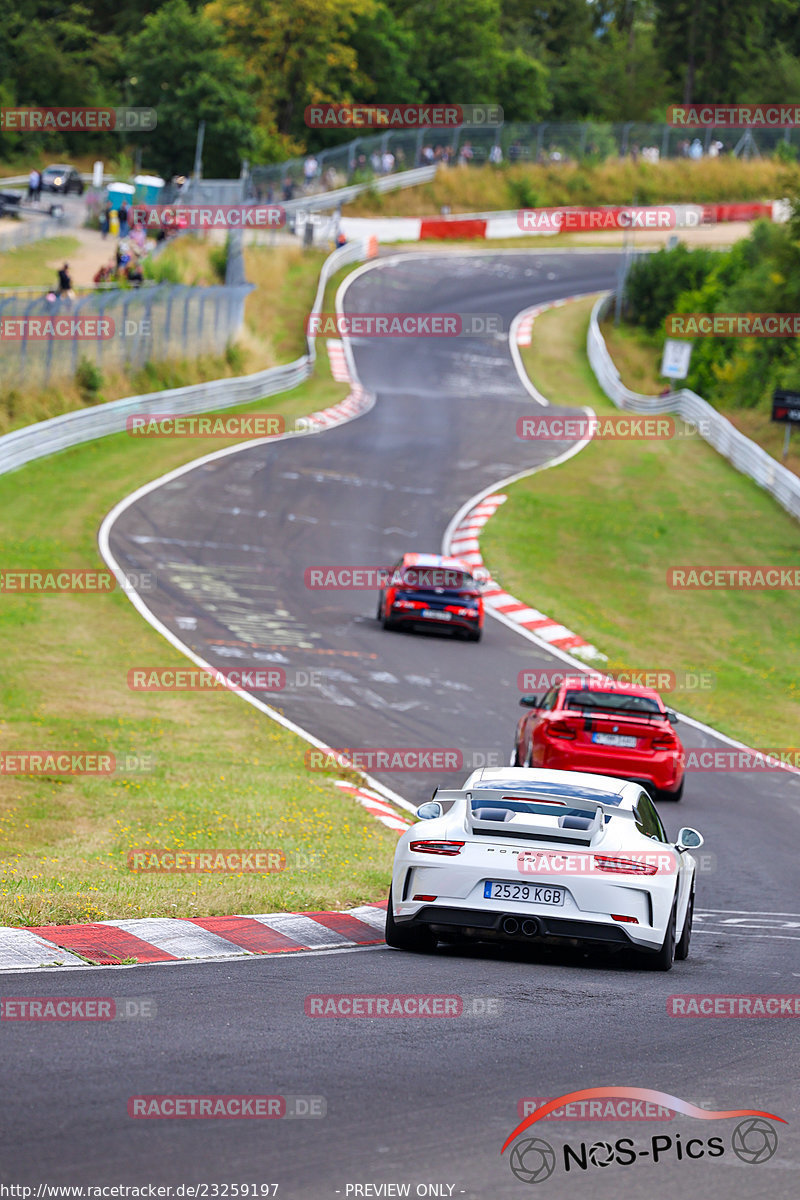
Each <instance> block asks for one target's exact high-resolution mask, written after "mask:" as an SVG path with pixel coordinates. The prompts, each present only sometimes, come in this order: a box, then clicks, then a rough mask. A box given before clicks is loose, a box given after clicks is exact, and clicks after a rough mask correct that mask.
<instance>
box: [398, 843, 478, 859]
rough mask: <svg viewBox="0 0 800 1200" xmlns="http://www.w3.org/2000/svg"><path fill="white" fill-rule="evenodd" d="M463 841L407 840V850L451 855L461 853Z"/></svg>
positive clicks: (416, 852) (418, 852)
mask: <svg viewBox="0 0 800 1200" xmlns="http://www.w3.org/2000/svg"><path fill="white" fill-rule="evenodd" d="M463 845H464V843H463V842H434V841H431V842H409V844H408V848H409V850H413V851H414V853H415V854H446V855H448V856H449V857H452V856H453V855H455V854H460V853H461V847H462V846H463Z"/></svg>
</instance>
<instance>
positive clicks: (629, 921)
mask: <svg viewBox="0 0 800 1200" xmlns="http://www.w3.org/2000/svg"><path fill="white" fill-rule="evenodd" d="M611 920H612V921H625V923H626V924H627V925H638V924H639V918H638V917H622V916H620V915H619V913H612V914H611Z"/></svg>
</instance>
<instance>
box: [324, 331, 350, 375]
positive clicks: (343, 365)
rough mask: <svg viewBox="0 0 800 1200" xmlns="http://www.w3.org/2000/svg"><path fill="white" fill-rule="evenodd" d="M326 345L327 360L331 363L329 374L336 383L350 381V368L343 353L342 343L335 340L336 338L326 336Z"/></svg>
mask: <svg viewBox="0 0 800 1200" xmlns="http://www.w3.org/2000/svg"><path fill="white" fill-rule="evenodd" d="M326 346H327V350H328V362H329V363H330V364H331V375H332V376H333V378H334V379H335V380H336V381H337V383H350V370H349V368H348V366H347V358H346V357H345V353H344V343H343V342H339V341H337V340H336V338H328V339H327V341H326Z"/></svg>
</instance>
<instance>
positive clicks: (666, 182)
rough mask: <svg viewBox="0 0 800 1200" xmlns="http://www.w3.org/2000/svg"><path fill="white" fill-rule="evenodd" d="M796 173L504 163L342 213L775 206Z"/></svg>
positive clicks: (701, 165) (765, 166)
mask: <svg viewBox="0 0 800 1200" xmlns="http://www.w3.org/2000/svg"><path fill="white" fill-rule="evenodd" d="M798 173H799V172H798V168H797V166H796V165H795V166H787V165H785V164H783V163H780V162H778V161H777V160H775V159H764V158H759V159H752V160H750V161H748V162H746V161H744V160H742V159H738V158H733V157H727V156H726V157H725V158H716V159H704V160H703V161H702V162H694V161H692V160H690V159H681V158H673V159H665V160H663V161H662V162H659V163H646V162H641V161H640V162H638V163H636V164H634V163H633V162H631V160H630V159H625V160H622V161H621V160H619V159H609V160H608V161H607V162H603V163H599V164H597V165H592V164H589V163H551V164H546V165H537V164H534V163H528V164H514V165H510V164H508V163H506V164H504V165H503V167H501V168H500V169H499V170H498V169H497V168H495V167H492V166H482V167H474V166H471V167H467V166H453V167H446V168H442V169H440V170H439V171H437V173H436V176H435V177H434V179H433V180H431V181H430V182H429V183H423V184H419V185H418V186H417V187H414V188H407V189H406V190H404V191H397V192H385V193H381V192H377V191H375V190H371V191H367V192H364V193H362V194H361V195H360V196H357V197H356V198H355V199H354V200H353V201H352V202H351V203H350V204H348V205H346V206H345V208H344V213H345V216H348V217H366V216H374V215H378V216H387V217H388V216H403V217H406V216H415V217H416V216H431V217H437V216H439V215H440V213H441V210H442V206H443V205H448V206H449V208H450V211H451V212H452V213H470V212H474V213H477V212H495V211H498V210H500V211H509V210H513V209H518V208H547V207H550V206H551V205H564V204H576V205H596V204H632V203H634V204H680V203H685V204H708V203H713V202H714V201H734V200H775V199H777V198H778V197H779V196H783V195H786V194H787V186H788V181H789V180H790V179H794V180H795V181H796V180H797V178H798Z"/></svg>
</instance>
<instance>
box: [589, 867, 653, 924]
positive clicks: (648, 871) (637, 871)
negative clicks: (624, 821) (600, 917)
mask: <svg viewBox="0 0 800 1200" xmlns="http://www.w3.org/2000/svg"><path fill="white" fill-rule="evenodd" d="M594 861H595V866H596V867H597V869H598V871H610V872H612V873H613V872H616V873H617V874H621V875H657V874H658V866H657V865H656V863H650V862H641V861H640V860H639V859H636V858H620V857H618V856H617V855H613V854H595V856H594ZM614 919H615V920H616V917H615V918H614Z"/></svg>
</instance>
